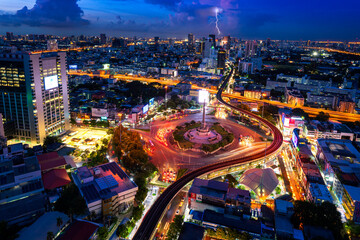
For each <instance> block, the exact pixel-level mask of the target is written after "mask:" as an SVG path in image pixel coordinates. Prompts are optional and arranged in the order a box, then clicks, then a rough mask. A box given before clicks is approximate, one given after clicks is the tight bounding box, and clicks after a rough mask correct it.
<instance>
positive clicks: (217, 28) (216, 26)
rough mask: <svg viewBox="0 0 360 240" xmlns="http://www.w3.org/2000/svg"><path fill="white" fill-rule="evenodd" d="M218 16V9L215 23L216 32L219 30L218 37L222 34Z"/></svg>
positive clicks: (216, 9)
mask: <svg viewBox="0 0 360 240" xmlns="http://www.w3.org/2000/svg"><path fill="white" fill-rule="evenodd" d="M218 14H219V9H218V8H215V19H216V21H215V28H216V30H217V32H218V35H220V34H221V32H220V29H219V25H218V23H219V18H218Z"/></svg>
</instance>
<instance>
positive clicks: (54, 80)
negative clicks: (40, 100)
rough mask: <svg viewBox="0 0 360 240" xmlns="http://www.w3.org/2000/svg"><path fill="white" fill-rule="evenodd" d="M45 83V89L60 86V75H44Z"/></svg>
mask: <svg viewBox="0 0 360 240" xmlns="http://www.w3.org/2000/svg"><path fill="white" fill-rule="evenodd" d="M44 85H45V90H49V89H52V88H57V87H58V86H59V82H58V76H57V75H53V76H49V77H44Z"/></svg>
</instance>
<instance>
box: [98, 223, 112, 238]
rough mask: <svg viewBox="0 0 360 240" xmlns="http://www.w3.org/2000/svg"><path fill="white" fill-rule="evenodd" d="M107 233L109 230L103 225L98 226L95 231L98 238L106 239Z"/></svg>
mask: <svg viewBox="0 0 360 240" xmlns="http://www.w3.org/2000/svg"><path fill="white" fill-rule="evenodd" d="M108 233H109V232H108V229H107V227H105V226H102V227H101V228H99V230H98V231H97V234H98V236H99V238H100V239H101V240H103V239H106V237H107V235H108Z"/></svg>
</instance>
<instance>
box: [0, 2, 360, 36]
mask: <svg viewBox="0 0 360 240" xmlns="http://www.w3.org/2000/svg"><path fill="white" fill-rule="evenodd" d="M0 3H1V4H0V5H1V6H2V7H1V9H0V24H1V25H2V26H3V27H4V28H6V30H7V31H12V32H14V33H15V34H30V33H34V34H40V33H45V34H57V35H62V36H64V35H80V34H84V35H98V34H99V33H106V34H107V35H109V36H125V37H130V36H139V37H151V36H154V35H158V36H160V37H178V38H185V37H186V35H187V34H188V33H189V32H193V33H194V35H195V37H199V36H207V35H208V34H209V33H210V34H211V33H213V34H216V35H217V36H226V35H231V36H234V37H240V38H244V39H266V38H268V37H269V38H271V39H279V40H283V39H291V40H308V39H310V40H348V41H356V40H358V37H359V36H360V28H359V27H357V26H356V25H355V24H354V23H355V22H357V21H359V20H360V19H359V16H358V15H357V14H356V9H358V7H360V6H359V5H360V3H359V2H357V1H354V0H346V1H345V2H343V3H342V4H341V5H335V3H336V2H335V1H327V2H325V1H318V2H316V3H312V2H311V1H308V0H306V1H304V2H303V3H302V4H301V5H299V4H297V3H292V2H287V1H281V0H277V1H272V2H267V1H264V0H257V1H251V2H246V1H211V0H198V1H183V0H172V1H161V0H137V1H117V0H106V1H101V2H96V1H93V0H82V1H77V0H67V1H61V2H60V1H54V0H23V1H16V2H8V1H5V0H1V1H0ZM56 10H58V11H57V12H56ZM216 24H218V25H217V26H218V28H219V31H218V29H217V27H216ZM219 33H220V34H219Z"/></svg>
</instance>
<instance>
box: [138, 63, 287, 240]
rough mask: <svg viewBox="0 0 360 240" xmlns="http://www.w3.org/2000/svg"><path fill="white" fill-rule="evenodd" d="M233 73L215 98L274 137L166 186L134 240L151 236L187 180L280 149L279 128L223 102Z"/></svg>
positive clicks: (232, 69) (194, 171)
mask: <svg viewBox="0 0 360 240" xmlns="http://www.w3.org/2000/svg"><path fill="white" fill-rule="evenodd" d="M233 73H234V68H233V67H232V68H231V72H230V74H229V75H228V76H227V77H226V78H225V79H224V81H223V83H222V84H221V86H220V88H219V91H218V92H217V94H216V97H217V99H218V100H219V102H221V103H222V104H224V105H225V106H227V107H229V108H231V109H233V110H237V111H239V112H241V113H243V114H246V115H248V116H250V117H251V118H253V119H256V120H258V121H259V122H260V123H262V124H263V125H265V126H267V127H268V128H269V129H270V131H271V133H272V135H273V138H274V140H273V142H272V143H271V144H270V146H269V147H267V148H266V149H264V150H263V151H261V152H259V153H256V154H253V155H251V156H246V157H240V158H236V159H233V160H227V161H223V162H217V163H213V164H210V165H206V166H204V167H201V168H198V169H196V170H193V171H191V172H189V173H187V174H186V175H184V176H182V177H181V178H180V179H178V180H177V181H175V182H174V183H173V184H171V185H170V186H169V187H168V188H166V190H165V191H164V192H163V193H162V194H161V195H160V196H159V198H158V199H157V200H156V201H155V203H154V204H153V205H152V207H151V208H150V209H149V211H148V212H147V213H146V215H145V217H144V218H143V220H142V223H141V225H140V227H139V229H138V230H137V232H136V234H135V235H134V238H133V239H134V240H146V239H151V238H152V236H153V233H154V231H155V229H156V227H157V224H158V221H159V220H160V219H161V217H162V216H163V213H164V212H165V210H166V208H167V206H168V205H169V203H170V202H171V200H172V199H173V198H174V197H175V196H176V195H177V193H178V192H179V191H181V189H182V188H183V187H185V186H186V185H187V184H188V183H189V182H191V181H192V180H194V179H195V178H197V177H200V176H202V175H205V174H208V173H211V172H213V171H216V170H221V169H224V168H227V167H231V166H234V165H240V164H244V163H247V162H252V161H255V160H259V159H262V158H264V157H265V155H271V154H273V153H275V152H277V151H278V150H279V149H280V147H281V146H282V143H283V136H282V134H281V132H280V131H279V129H278V128H277V127H276V126H274V125H273V124H272V123H271V122H269V121H268V120H266V119H263V118H261V117H259V116H258V115H256V114H254V113H252V112H249V111H246V110H243V109H240V108H238V107H235V106H232V105H231V104H229V103H227V102H225V101H224V100H223V99H222V96H221V95H222V92H223V90H224V88H225V87H226V85H227V83H228V82H229V80H230V79H231V77H232V75H233Z"/></svg>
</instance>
